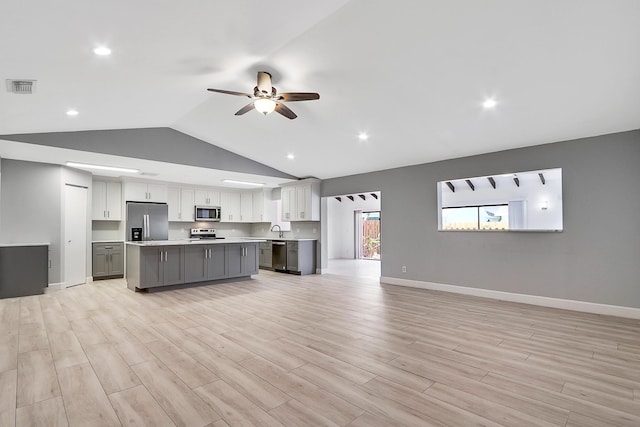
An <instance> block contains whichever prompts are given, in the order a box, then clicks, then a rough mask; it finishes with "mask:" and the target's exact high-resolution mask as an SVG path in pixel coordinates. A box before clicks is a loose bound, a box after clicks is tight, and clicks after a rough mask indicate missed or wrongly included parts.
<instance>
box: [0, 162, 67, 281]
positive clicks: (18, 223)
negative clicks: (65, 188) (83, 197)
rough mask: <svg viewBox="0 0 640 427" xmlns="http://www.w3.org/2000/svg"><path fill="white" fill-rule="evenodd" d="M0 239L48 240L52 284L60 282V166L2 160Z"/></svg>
mask: <svg viewBox="0 0 640 427" xmlns="http://www.w3.org/2000/svg"><path fill="white" fill-rule="evenodd" d="M1 162H2V166H1V167H2V182H1V186H2V188H1V189H0V195H1V196H2V201H1V203H0V218H1V219H2V222H0V241H1V242H3V243H49V251H50V252H49V257H50V260H51V268H50V269H49V283H58V282H61V271H62V270H61V260H62V255H61V249H60V243H61V234H60V224H61V222H60V221H61V218H62V216H61V215H62V206H61V200H62V197H61V189H62V186H61V185H60V182H61V177H62V175H61V170H62V168H61V167H60V166H57V165H49V164H45V163H34V162H23V161H19V160H8V159H2V160H1Z"/></svg>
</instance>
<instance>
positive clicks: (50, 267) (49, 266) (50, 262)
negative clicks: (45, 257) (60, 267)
mask: <svg viewBox="0 0 640 427" xmlns="http://www.w3.org/2000/svg"><path fill="white" fill-rule="evenodd" d="M49 268H51V260H49Z"/></svg>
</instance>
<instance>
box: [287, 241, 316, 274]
mask: <svg viewBox="0 0 640 427" xmlns="http://www.w3.org/2000/svg"><path fill="white" fill-rule="evenodd" d="M287 271H288V272H289V273H294V274H315V272H316V241H315V240H298V241H288V242H287Z"/></svg>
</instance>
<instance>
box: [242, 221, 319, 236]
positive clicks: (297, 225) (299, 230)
mask: <svg viewBox="0 0 640 427" xmlns="http://www.w3.org/2000/svg"><path fill="white" fill-rule="evenodd" d="M249 225H251V230H250V233H251V234H249V236H251V237H269V238H277V237H278V232H277V231H270V229H271V225H270V224H268V223H260V224H249ZM284 237H289V238H294V239H318V240H320V221H300V222H292V223H291V231H285V232H284Z"/></svg>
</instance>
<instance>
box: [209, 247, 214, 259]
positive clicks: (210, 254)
mask: <svg viewBox="0 0 640 427" xmlns="http://www.w3.org/2000/svg"><path fill="white" fill-rule="evenodd" d="M212 257H213V253H212V252H211V249H209V259H211V258H212Z"/></svg>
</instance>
